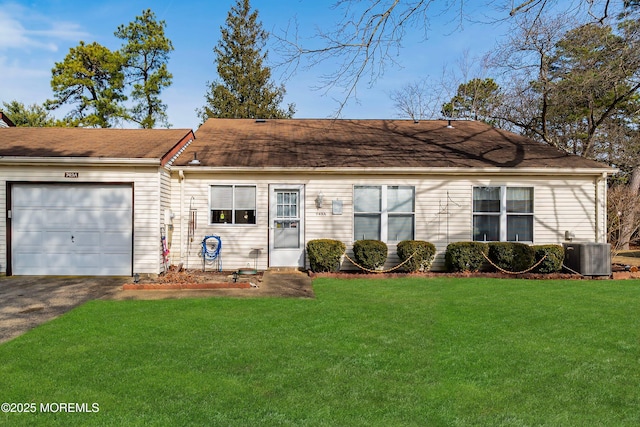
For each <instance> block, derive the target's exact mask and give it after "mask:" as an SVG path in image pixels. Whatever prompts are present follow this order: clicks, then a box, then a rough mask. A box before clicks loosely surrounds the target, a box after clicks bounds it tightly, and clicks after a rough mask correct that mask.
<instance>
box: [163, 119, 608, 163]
mask: <svg viewBox="0 0 640 427" xmlns="http://www.w3.org/2000/svg"><path fill="white" fill-rule="evenodd" d="M451 124H452V126H451V127H450V126H448V122H447V121H443V120H433V121H420V122H413V121H411V120H331V119H282V120H251V119H209V120H207V121H206V122H205V123H204V124H203V125H202V126H201V127H200V128H199V129H198V130H197V131H196V139H195V141H194V142H193V143H192V144H190V145H189V147H188V148H187V149H186V150H185V152H184V153H183V154H182V155H181V156H180V158H178V159H177V160H176V162H175V165H178V166H186V165H187V164H188V162H189V161H190V160H191V159H193V158H194V153H197V158H198V159H199V160H200V162H201V164H202V165H203V166H210V167H260V168H263V167H284V168H286V167H297V168H369V167H371V168H404V167H407V168H414V167H417V168H424V167H428V168H431V167H433V168H448V167H451V168H460V167H461V168H487V167H494V168H495V167H497V168H547V167H548V168H599V169H602V168H607V166H606V165H604V164H601V163H598V162H595V161H592V160H589V159H585V158H582V157H578V156H573V155H570V154H567V153H565V152H563V151H561V150H559V149H556V148H554V147H551V146H548V145H544V144H541V143H538V142H535V141H533V140H531V139H529V138H526V137H523V136H520V135H517V134H514V133H511V132H507V131H503V130H499V129H495V128H492V127H491V126H489V125H487V124H485V123H481V122H473V121H453V122H452V123H451Z"/></svg>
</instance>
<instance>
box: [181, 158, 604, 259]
mask: <svg viewBox="0 0 640 427" xmlns="http://www.w3.org/2000/svg"><path fill="white" fill-rule="evenodd" d="M185 175H186V179H185V180H184V182H183V183H182V185H183V186H184V188H183V190H182V192H183V195H182V203H181V200H180V192H181V190H180V185H181V184H180V181H179V180H178V178H177V171H175V172H174V174H173V180H172V184H173V187H172V188H173V191H172V206H173V207H172V209H173V210H174V212H176V218H175V219H174V226H175V229H174V233H173V248H172V252H171V256H172V263H174V264H177V263H178V262H180V250H179V243H178V242H179V241H180V239H182V244H183V248H184V249H183V254H184V255H185V256H186V255H187V254H188V257H186V258H185V259H183V260H182V261H183V262H184V261H186V259H187V258H188V262H189V268H198V267H201V266H202V261H201V258H199V256H198V253H199V245H200V241H201V240H202V238H203V236H205V235H210V234H216V235H219V236H220V237H221V238H222V241H223V246H222V247H223V249H222V260H223V268H224V269H225V270H232V269H236V268H246V267H247V266H251V267H253V265H254V261H255V254H256V252H255V251H254V248H262V251H261V253H260V255H259V258H258V268H259V269H266V268H267V266H268V264H267V257H268V254H267V249H266V248H267V247H268V233H267V230H268V218H267V216H268V215H267V214H268V209H269V207H268V193H269V184H273V183H280V182H287V183H289V184H301V185H305V198H306V199H305V206H306V212H305V215H304V221H305V236H304V239H305V242H308V241H309V240H312V239H321V238H328V239H335V240H339V241H341V242H343V243H345V245H346V246H347V251H348V253H351V252H350V251H351V247H352V245H353V241H354V221H353V219H354V191H353V190H354V187H355V186H365V187H367V186H384V185H390V183H393V184H394V185H397V186H406V187H414V191H415V197H414V199H415V202H414V203H415V206H414V215H415V230H414V233H415V235H414V238H415V239H416V240H426V241H429V242H432V243H433V244H434V245H436V249H437V257H436V260H435V262H434V265H433V269H434V270H439V269H440V270H441V269H442V268H443V267H444V251H445V249H446V247H447V244H448V243H452V242H460V241H470V240H472V218H473V210H472V199H473V187H482V186H485V187H495V186H498V187H500V186H505V187H507V186H508V187H531V188H533V189H534V195H535V197H534V212H535V218H534V220H533V234H534V242H533V243H534V244H560V243H562V242H563V241H564V232H565V231H571V232H573V233H574V234H575V236H576V238H575V240H576V241H596V240H597V239H603V237H604V235H603V233H602V230H604V222H603V221H604V220H605V218H604V217H603V215H602V214H601V213H600V214H599V215H598V216H596V202H595V200H596V199H595V197H596V196H595V194H596V191H595V188H596V187H595V181H594V178H593V177H569V176H566V177H550V176H544V177H541V178H539V179H536V178H531V177H524V176H509V177H504V176H498V175H495V176H493V175H492V176H487V177H481V176H477V177H472V176H467V177H465V176H448V175H428V176H424V177H421V176H412V175H399V176H385V177H374V176H372V177H370V178H368V177H365V176H354V175H319V174H316V175H313V176H304V175H300V174H289V175H286V176H284V175H278V174H274V175H272V176H260V175H258V174H250V173H248V174H246V175H238V174H218V175H213V174H211V175H209V174H206V173H198V174H194V173H185ZM213 183H215V184H216V185H255V186H256V210H257V213H256V226H255V227H240V228H239V229H238V227H228V226H227V227H223V226H221V225H209V224H208V219H207V217H208V210H209V205H208V198H209V194H208V193H209V187H210V185H211V184H213ZM599 188H600V190H599V191H600V194H601V195H602V194H604V188H603V184H602V182H600V183H599ZM320 193H322V194H323V195H324V201H323V204H322V208H317V207H316V204H315V199H316V198H317V196H318V194H320ZM333 201H336V202H340V203H342V211H341V212H342V213H341V214H333V213H332V203H333ZM181 204H182V215H180V212H181V211H180V205H181ZM190 205H191V206H193V207H194V208H195V209H196V210H197V219H198V221H197V229H196V232H195V238H194V241H193V242H187V239H186V237H187V233H186V227H187V225H188V216H189V206H190ZM600 209H601V210H602V209H603V208H602V207H601V208H600ZM181 217H182V220H180V218H181ZM596 219H597V221H596ZM597 222H598V223H600V225H599V229H600V233H601V234H600V235H599V236H597V235H596V228H597V227H596V223H597ZM181 226H182V227H184V230H185V232H184V235H183V237H181V234H180V227H181ZM600 241H602V240H600ZM395 243H397V242H388V247H389V256H388V258H387V263H386V267H387V268H389V267H392V266H394V265H396V264H397V263H398V257H397V255H396V252H395V251H396V247H395ZM343 268H353V267H352V266H350V264H349V263H348V262H345V263H344V264H343Z"/></svg>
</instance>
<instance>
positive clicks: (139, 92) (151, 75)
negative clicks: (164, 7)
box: [115, 9, 173, 129]
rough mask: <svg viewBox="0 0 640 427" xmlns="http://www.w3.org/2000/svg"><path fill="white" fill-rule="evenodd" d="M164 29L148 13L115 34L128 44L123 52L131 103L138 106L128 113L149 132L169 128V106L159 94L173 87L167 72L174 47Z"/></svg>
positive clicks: (162, 24) (150, 13)
mask: <svg viewBox="0 0 640 427" xmlns="http://www.w3.org/2000/svg"><path fill="white" fill-rule="evenodd" d="M165 25H166V24H165V22H164V21H157V20H156V16H155V14H154V13H153V12H152V11H151V9H147V10H145V11H143V13H142V15H141V16H137V17H136V19H135V20H134V21H133V22H131V23H129V25H127V26H124V25H120V26H119V27H118V30H117V31H116V32H115V35H116V37H118V38H120V39H122V40H123V41H124V42H125V43H124V45H123V46H122V49H121V52H122V54H123V56H124V57H125V58H126V66H125V75H126V80H127V81H126V82H127V84H131V85H132V86H133V88H132V90H131V99H132V100H133V101H135V102H136V103H135V104H134V105H133V107H132V108H131V109H130V110H129V119H130V120H132V121H134V122H136V123H138V124H139V125H140V127H142V128H146V129H150V128H153V127H155V125H156V124H157V123H160V124H163V125H165V126H169V124H168V121H167V114H166V113H165V110H166V108H167V106H166V104H163V103H162V101H161V99H160V92H161V91H162V89H164V88H166V87H169V86H170V85H171V79H172V78H173V76H172V75H171V73H169V71H168V70H167V62H168V61H169V52H171V51H172V50H173V44H172V43H171V40H169V39H168V38H167V37H166V36H165V34H164V27H165Z"/></svg>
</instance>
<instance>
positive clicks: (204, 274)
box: [122, 266, 262, 291]
mask: <svg viewBox="0 0 640 427" xmlns="http://www.w3.org/2000/svg"><path fill="white" fill-rule="evenodd" d="M259 282H262V273H259V274H256V275H251V276H239V280H238V281H236V282H234V281H233V272H231V271H227V272H224V271H223V272H219V271H202V270H184V269H179V268H177V267H175V266H172V267H171V268H170V269H169V271H168V272H166V273H164V274H160V275H159V276H157V277H142V278H141V279H140V282H139V283H126V284H124V285H122V289H123V290H125V291H130V290H145V291H148V290H182V289H248V288H251V287H255V286H257V284H258V283H259Z"/></svg>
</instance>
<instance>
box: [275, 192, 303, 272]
mask: <svg viewBox="0 0 640 427" xmlns="http://www.w3.org/2000/svg"><path fill="white" fill-rule="evenodd" d="M269 266H270V267H304V185H275V184H272V185H270V186H269Z"/></svg>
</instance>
